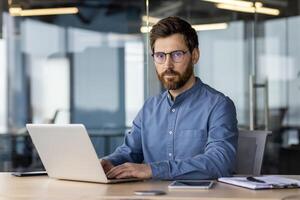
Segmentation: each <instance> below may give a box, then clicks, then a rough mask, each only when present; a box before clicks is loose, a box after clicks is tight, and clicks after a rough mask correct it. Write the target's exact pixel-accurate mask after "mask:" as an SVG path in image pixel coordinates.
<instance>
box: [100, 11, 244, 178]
mask: <svg viewBox="0 0 300 200" xmlns="http://www.w3.org/2000/svg"><path fill="white" fill-rule="evenodd" d="M150 44H151V49H152V53H153V54H152V56H153V61H154V63H155V67H156V72H157V76H158V78H159V80H160V81H161V83H162V84H163V86H164V87H165V88H166V91H164V92H162V93H161V94H159V95H157V96H154V97H151V98H149V99H147V100H146V102H145V104H144V106H143V107H142V109H141V110H140V111H139V113H138V115H137V116H136V118H135V119H134V121H133V124H132V128H131V131H130V132H128V133H126V134H125V138H124V143H123V144H122V145H121V146H119V147H118V148H117V149H116V150H115V151H114V152H113V153H112V154H110V155H108V156H106V157H104V158H103V159H102V160H101V164H102V166H103V168H104V171H105V172H106V175H107V176H108V178H139V179H150V178H153V179H161V180H174V179H215V178H218V177H223V176H230V175H231V174H232V173H233V171H234V167H235V158H236V148H237V135H238V130H237V119H236V110H235V106H234V104H233V102H232V101H231V100H230V99H229V98H228V97H227V96H225V95H224V94H222V93H220V92H218V91H217V90H215V89H213V88H211V87H210V86H208V85H206V84H204V83H203V82H202V81H201V80H200V79H199V78H198V77H195V75H194V65H195V64H196V63H197V62H198V60H199V54H200V53H199V48H198V36H197V33H196V31H195V29H193V28H192V26H191V25H190V24H189V23H188V22H186V21H185V20H183V19H181V18H179V17H167V18H165V19H162V20H160V21H159V22H158V23H157V24H155V25H154V26H153V27H152V30H151V33H150Z"/></svg>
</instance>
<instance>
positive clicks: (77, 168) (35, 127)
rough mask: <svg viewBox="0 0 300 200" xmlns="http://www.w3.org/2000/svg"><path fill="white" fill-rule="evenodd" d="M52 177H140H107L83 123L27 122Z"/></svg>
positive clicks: (101, 180) (102, 180)
mask: <svg viewBox="0 0 300 200" xmlns="http://www.w3.org/2000/svg"><path fill="white" fill-rule="evenodd" d="M26 128H27V130H28V132H29V135H30V137H31V139H32V142H33V144H34V146H35V148H36V149H37V152H38V154H39V156H40V158H41V160H42V163H43V165H44V167H45V169H46V171H47V174H48V176H49V177H51V178H57V179H65V180H76V181H88V182H98V183H117V182H125V181H134V180H138V179H108V178H107V177H106V175H105V172H104V170H103V168H102V165H101V164H100V160H99V159H98V157H97V154H96V151H95V149H94V147H93V144H92V142H91V140H90V138H89V136H88V133H87V131H86V129H85V127H84V125H82V124H66V125H57V124H26Z"/></svg>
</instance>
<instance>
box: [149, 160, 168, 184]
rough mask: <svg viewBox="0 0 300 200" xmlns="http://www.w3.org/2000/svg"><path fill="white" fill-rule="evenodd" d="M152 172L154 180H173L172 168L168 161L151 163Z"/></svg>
mask: <svg viewBox="0 0 300 200" xmlns="http://www.w3.org/2000/svg"><path fill="white" fill-rule="evenodd" d="M149 165H150V167H151V170H152V178H153V179H165V180H168V179H171V176H170V167H169V162H168V161H161V162H152V163H149Z"/></svg>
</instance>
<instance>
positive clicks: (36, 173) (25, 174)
mask: <svg viewBox="0 0 300 200" xmlns="http://www.w3.org/2000/svg"><path fill="white" fill-rule="evenodd" d="M11 175H13V176H18V177H23V176H42V175H47V172H46V171H36V172H12V173H11Z"/></svg>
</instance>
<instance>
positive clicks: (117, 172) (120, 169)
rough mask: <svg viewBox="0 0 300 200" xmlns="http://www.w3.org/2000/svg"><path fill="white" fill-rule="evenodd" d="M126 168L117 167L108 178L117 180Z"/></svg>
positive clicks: (110, 172)
mask: <svg viewBox="0 0 300 200" xmlns="http://www.w3.org/2000/svg"><path fill="white" fill-rule="evenodd" d="M126 168H127V167H126V166H124V165H119V166H117V167H114V168H112V169H111V170H110V171H109V172H108V173H107V177H108V178H115V177H116V176H117V175H118V174H120V173H121V172H122V171H125V170H126Z"/></svg>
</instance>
